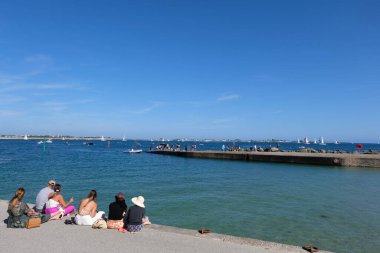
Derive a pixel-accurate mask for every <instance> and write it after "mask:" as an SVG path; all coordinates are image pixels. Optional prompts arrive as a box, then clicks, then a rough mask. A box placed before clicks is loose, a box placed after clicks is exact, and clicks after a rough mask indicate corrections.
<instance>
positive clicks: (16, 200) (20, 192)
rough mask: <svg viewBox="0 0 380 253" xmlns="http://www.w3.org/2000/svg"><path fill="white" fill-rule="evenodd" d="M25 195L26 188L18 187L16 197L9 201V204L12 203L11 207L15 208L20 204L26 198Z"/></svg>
mask: <svg viewBox="0 0 380 253" xmlns="http://www.w3.org/2000/svg"><path fill="white" fill-rule="evenodd" d="M24 195H25V189H24V188H22V187H20V188H18V189H17V190H16V193H15V195H14V197H13V198H12V199H11V200H10V201H9V204H10V205H11V207H12V208H13V207H15V206H16V205H18V204H20V202H21V201H22V199H23V198H24Z"/></svg>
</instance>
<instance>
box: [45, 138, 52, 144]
mask: <svg viewBox="0 0 380 253" xmlns="http://www.w3.org/2000/svg"><path fill="white" fill-rule="evenodd" d="M45 142H46V143H53V141H52V140H51V139H49V140H47V141H45Z"/></svg>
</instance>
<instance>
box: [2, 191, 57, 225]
mask: <svg viewBox="0 0 380 253" xmlns="http://www.w3.org/2000/svg"><path fill="white" fill-rule="evenodd" d="M24 196H25V189H24V188H18V189H17V190H16V193H15V195H14V197H13V198H12V199H11V200H10V201H9V205H8V210H7V212H8V214H9V217H8V221H7V227H8V228H25V227H26V224H27V222H28V220H29V217H30V216H32V215H36V212H35V211H34V210H33V209H31V208H29V206H28V205H27V204H26V203H25V202H24V201H23V199H24ZM39 217H41V222H42V223H43V222H47V221H48V220H49V219H50V215H42V214H40V215H39Z"/></svg>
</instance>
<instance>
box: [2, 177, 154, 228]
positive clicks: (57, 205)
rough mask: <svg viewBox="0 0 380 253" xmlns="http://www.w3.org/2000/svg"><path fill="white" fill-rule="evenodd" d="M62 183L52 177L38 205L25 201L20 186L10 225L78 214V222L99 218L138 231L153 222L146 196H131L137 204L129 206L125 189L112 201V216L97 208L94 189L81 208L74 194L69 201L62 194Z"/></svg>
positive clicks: (111, 225)
mask: <svg viewBox="0 0 380 253" xmlns="http://www.w3.org/2000/svg"><path fill="white" fill-rule="evenodd" d="M61 191H62V186H61V185H60V184H56V183H55V181H54V180H50V181H49V183H48V185H47V187H45V188H43V189H42V190H41V191H40V192H39V193H38V195H37V198H36V205H35V207H34V208H29V206H28V205H27V204H26V203H25V202H24V201H23V198H24V196H25V189H24V188H18V189H17V190H16V193H15V196H14V197H13V198H12V199H11V200H10V201H9V205H8V214H9V217H8V221H7V227H8V228H25V227H26V224H27V222H28V220H29V219H30V217H35V216H38V217H40V218H41V222H42V223H44V222H47V221H49V220H57V219H62V218H63V217H64V216H67V215H75V216H74V222H75V224H77V225H89V226H91V225H94V224H95V223H97V222H98V221H99V220H104V221H106V224H107V228H111V229H118V230H119V231H120V232H123V233H124V232H127V231H129V232H138V231H141V230H142V229H143V228H144V225H146V224H150V222H149V219H148V217H146V216H145V205H144V201H145V200H144V197H143V196H138V197H134V198H132V199H131V201H132V203H133V204H134V205H133V206H131V207H130V208H129V209H128V206H127V204H126V202H125V195H124V194H123V193H121V192H119V193H117V194H116V195H115V201H114V202H112V203H111V204H110V205H109V213H108V219H107V218H106V217H105V212H103V211H97V208H98V204H97V192H96V190H91V191H90V192H89V194H88V195H87V197H86V198H84V199H83V200H82V201H81V202H80V205H79V208H78V212H76V209H75V207H74V205H72V203H73V202H74V199H73V198H71V199H70V200H69V201H68V202H66V201H65V200H64V198H63V196H62V194H61Z"/></svg>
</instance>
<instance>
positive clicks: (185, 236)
mask: <svg viewBox="0 0 380 253" xmlns="http://www.w3.org/2000/svg"><path fill="white" fill-rule="evenodd" d="M6 209H7V201H4V200H0V218H1V221H2V222H1V225H0V252H6V251H12V252H39V253H40V252H51V251H52V250H53V251H54V252H106V251H110V250H111V251H112V252H126V251H128V252H189V253H190V252H255V253H272V252H273V253H274V252H277V253H278V252H284V253H296V252H299V253H302V252H306V251H305V250H303V249H302V248H301V247H297V246H291V245H284V244H279V243H272V242H265V241H260V240H255V239H250V238H240V237H234V236H227V235H221V234H214V233H211V234H205V235H201V234H199V233H198V232H197V231H194V230H189V229H180V228H174V227H168V226H161V225H155V224H153V225H150V226H146V228H145V229H144V230H143V231H142V232H140V233H136V234H131V233H125V234H123V233H119V232H117V231H116V230H109V229H107V230H106V229H104V230H96V229H92V228H91V227H89V226H77V225H65V224H64V223H63V221H64V220H65V219H63V220H62V221H60V220H58V221H50V222H48V223H45V224H43V225H42V226H41V227H39V228H35V229H7V228H6V224H5V223H4V220H5V219H6V218H7V217H8V215H7V213H6ZM153 220H154V218H153ZM320 252H326V251H320Z"/></svg>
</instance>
